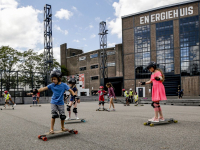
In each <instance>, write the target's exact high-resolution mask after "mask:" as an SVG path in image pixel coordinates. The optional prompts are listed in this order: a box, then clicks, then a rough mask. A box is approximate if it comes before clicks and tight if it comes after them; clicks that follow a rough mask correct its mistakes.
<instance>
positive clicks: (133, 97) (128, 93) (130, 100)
mask: <svg viewBox="0 0 200 150" xmlns="http://www.w3.org/2000/svg"><path fill="white" fill-rule="evenodd" d="M124 96H125V101H126V104H124V106H130V103H133V100H134V101H135V105H138V95H137V92H135V93H134V95H133V90H132V88H130V89H129V91H125V92H124Z"/></svg>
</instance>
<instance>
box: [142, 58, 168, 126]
mask: <svg viewBox="0 0 200 150" xmlns="http://www.w3.org/2000/svg"><path fill="white" fill-rule="evenodd" d="M147 69H148V70H149V71H150V72H151V73H152V74H151V78H150V80H149V81H147V82H139V84H141V85H145V84H151V83H153V87H152V101H153V102H152V104H151V106H152V107H153V108H154V112H155V116H154V117H153V118H152V119H149V120H150V121H154V122H159V120H160V121H164V117H163V113H162V110H161V107H160V104H159V102H160V101H161V100H167V98H166V94H165V87H164V85H163V82H164V80H165V76H164V74H163V72H162V70H161V69H159V68H157V66H156V63H155V62H153V61H152V62H150V63H149V64H148V66H147ZM158 114H159V115H160V117H159V118H158Z"/></svg>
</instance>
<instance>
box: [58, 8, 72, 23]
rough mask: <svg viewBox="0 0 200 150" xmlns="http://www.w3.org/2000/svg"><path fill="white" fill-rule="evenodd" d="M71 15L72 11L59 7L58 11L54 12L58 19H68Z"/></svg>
mask: <svg viewBox="0 0 200 150" xmlns="http://www.w3.org/2000/svg"><path fill="white" fill-rule="evenodd" d="M72 16H73V13H72V12H71V11H69V10H67V9H62V8H61V9H60V10H59V11H57V12H56V14H55V17H57V18H59V19H66V20H69V19H70V17H72Z"/></svg>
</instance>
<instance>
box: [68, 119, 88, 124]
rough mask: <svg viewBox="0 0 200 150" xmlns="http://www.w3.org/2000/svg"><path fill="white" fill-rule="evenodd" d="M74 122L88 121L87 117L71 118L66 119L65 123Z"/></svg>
mask: <svg viewBox="0 0 200 150" xmlns="http://www.w3.org/2000/svg"><path fill="white" fill-rule="evenodd" d="M72 122H86V121H85V119H83V118H82V119H70V120H65V124H67V123H72Z"/></svg>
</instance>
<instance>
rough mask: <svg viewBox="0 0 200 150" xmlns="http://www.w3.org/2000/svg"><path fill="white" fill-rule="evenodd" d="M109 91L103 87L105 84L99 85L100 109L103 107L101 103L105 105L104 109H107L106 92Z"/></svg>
mask: <svg viewBox="0 0 200 150" xmlns="http://www.w3.org/2000/svg"><path fill="white" fill-rule="evenodd" d="M106 93H107V92H106V91H105V90H104V89H103V86H100V87H99V91H98V92H97V93H96V94H99V109H98V110H100V109H101V104H102V106H103V110H105V108H104V94H106Z"/></svg>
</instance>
